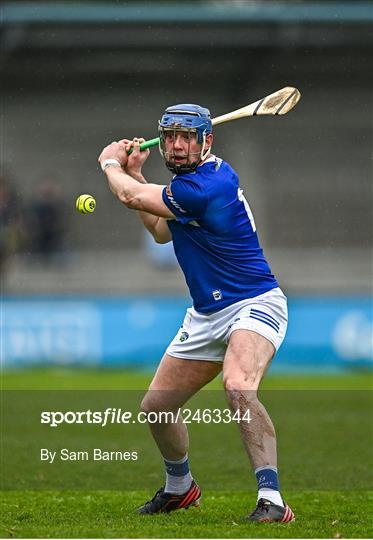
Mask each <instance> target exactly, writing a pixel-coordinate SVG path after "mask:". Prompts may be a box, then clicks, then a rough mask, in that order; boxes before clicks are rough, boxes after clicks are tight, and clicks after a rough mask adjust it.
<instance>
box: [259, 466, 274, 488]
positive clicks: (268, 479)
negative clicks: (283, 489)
mask: <svg viewBox="0 0 373 540" xmlns="http://www.w3.org/2000/svg"><path fill="white" fill-rule="evenodd" d="M255 476H256V479H257V482H258V489H263V488H267V489H273V490H275V491H280V485H279V481H278V473H277V468H276V467H270V466H267V467H259V468H258V469H255Z"/></svg>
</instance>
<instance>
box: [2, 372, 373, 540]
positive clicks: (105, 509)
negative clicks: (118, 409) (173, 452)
mask: <svg viewBox="0 0 373 540" xmlns="http://www.w3.org/2000/svg"><path fill="white" fill-rule="evenodd" d="M149 380H150V375H149V374H146V373H144V374H141V373H138V372H132V373H131V372H120V371H110V370H107V371H105V370H104V371H98V370H97V371H95V370H78V369H35V370H29V371H28V370H20V371H13V372H5V373H3V374H2V388H3V389H5V390H6V389H9V390H32V389H37V390H39V389H40V390H47V389H70V390H78V389H79V390H81V389H100V390H101V389H110V390H112V389H117V390H121V389H125V390H129V389H136V390H139V389H145V388H146V386H147V384H148V382H149ZM220 384H221V383H220V381H219V380H216V381H214V382H213V383H212V384H211V385H209V387H210V388H211V389H213V388H218V387H220ZM263 386H264V388H266V389H268V390H285V391H289V392H291V391H293V390H298V391H304V393H305V394H306V392H307V391H308V390H316V391H317V390H323V393H322V394H320V395H321V396H322V399H323V400H325V399H326V400H327V399H328V398H327V396H328V395H329V393H328V390H331V391H335V392H339V391H341V392H342V393H341V394H340V395H341V396H344V395H346V396H347V395H350V394H343V391H350V390H351V391H353V392H354V393H353V396H355V397H356V399H355V398H354V400H352V401H351V403H350V404H348V407H346V409H345V413H344V414H345V416H346V424H344V427H349V429H350V428H351V429H354V426H356V430H355V431H354V432H353V433H352V435H351V437H350V439H351V441H350V446H349V447H344V448H343V449H342V451H341V452H340V453H339V454H338V455H337V456H335V455H334V456H333V455H329V454H328V453H327V449H328V446H327V444H326V445H325V451H326V453H325V455H324V456H322V455H321V457H320V454H318V460H319V461H318V462H317V463H312V461H313V455H314V452H315V451H316V449H317V444H318V440H314V439H315V436H314V435H312V434H310V433H309V432H306V433H305V434H304V437H303V439H299V445H300V446H299V452H300V454H301V458H302V459H303V455H305V456H308V458H307V459H306V460H305V462H303V463H301V464H298V465H297V466H298V469H297V470H299V466H300V465H303V468H304V474H305V476H306V477H307V469H310V472H309V474H310V475H311V476H316V475H317V474H319V478H314V480H315V485H317V486H319V489H313V488H312V486H311V487H310V489H307V486H306V485H305V484H306V482H305V481H304V478H303V482H301V483H299V482H297V477H296V476H295V477H294V478H293V477H291V469H292V467H291V463H288V462H287V459H288V458H287V455H288V454H289V455H290V454H291V451H292V448H290V447H289V452H286V445H285V447H284V448H283V449H282V454H283V455H282V456H281V459H282V461H283V464H284V469H286V470H287V476H290V478H288V481H287V484H286V489H285V490H284V493H283V494H284V496H285V498H286V499H287V501H288V502H289V504H290V505H291V507H292V509H293V510H294V512H295V514H296V521H295V522H294V523H291V524H288V525H282V524H253V523H248V522H246V521H245V520H244V516H245V514H247V512H248V511H249V510H251V509H252V507H253V506H254V504H255V496H256V493H255V485H254V483H253V482H251V483H249V482H248V488H247V490H242V489H237V487H236V488H235V489H232V488H231V478H230V475H229V474H224V471H221V470H220V469H219V468H218V465H217V468H216V470H214V460H213V459H211V463H209V469H208V478H209V479H211V477H214V478H215V479H216V487H215V485H214V486H213V488H211V487H212V485H213V484H212V483H211V482H212V480H210V483H209V482H207V481H206V482H205V481H204V482H202V481H201V482H200V483H201V484H202V485H201V487H202V491H203V498H202V502H201V507H200V508H199V509H195V508H191V509H189V510H181V511H178V512H175V513H172V514H169V515H158V516H152V517H150V516H138V515H137V514H136V513H135V511H134V510H135V509H136V507H137V506H138V505H140V504H141V503H142V502H144V501H145V500H147V499H149V497H150V496H152V495H153V488H154V487H159V485H160V484H161V482H162V481H163V472H162V469H161V468H160V462H159V460H154V464H153V463H151V464H150V470H151V471H152V472H151V474H152V476H151V481H150V482H149V489H146V490H144V489H143V487H142V488H141V489H139V490H133V489H131V490H123V491H121V490H117V489H115V490H105V491H102V490H90V491H87V490H75V491H72V490H59V491H56V490H53V491H52V490H33V491H30V490H21V489H17V486H16V485H15V487H14V490H9V491H2V492H1V495H0V497H1V507H0V525H1V526H0V534H1V537H5V538H11V537H14V538H22V537H23V538H25V537H26V538H97V537H98V538H370V537H372V535H373V528H372V519H371V516H372V503H373V491H372V490H371V487H369V481H362V482H361V477H362V476H364V475H365V476H367V475H368V476H369V473H370V470H369V464H367V463H366V461H367V459H368V460H369V454H370V450H369V448H370V447H371V446H370V445H371V444H372V431H371V429H370V428H369V426H368V425H366V424H364V422H362V416H361V415H362V414H363V412H364V411H363V410H364V408H366V403H367V402H364V401H363V400H360V398H359V396H366V394H367V391H369V390H371V389H372V379H371V377H370V376H369V375H367V374H348V375H341V376H337V375H328V376H326V375H325V376H319V375H312V376H280V375H276V376H274V375H273V376H269V377H268V378H267V379H266V380H265V382H264V385H263ZM335 392H334V393H333V392H331V393H330V396H331V398H330V402H329V403H328V402H323V403H321V405H320V408H319V409H317V404H316V403H315V407H316V409H315V414H318V415H319V414H321V413H322V412H323V411H325V409H328V411H326V412H327V413H330V411H331V410H332V409H333V407H334V402H335V396H336V395H337V394H336V393H335ZM368 393H369V392H368ZM370 393H371V392H370ZM204 395H206V396H207V395H208V393H206V394H203V393H202V397H201V403H202V404H205V405H206V406H208V403H206V400H207V398H204V397H203V396H204ZM284 395H286V394H284ZM309 395H313V394H309ZM338 395H339V394H338ZM204 399H205V402H204ZM364 399H366V397H365V398H364ZM333 400H334V401H333ZM325 403H326V404H327V406H325ZM368 403H371V401H369V402H368ZM275 413H276V411H275ZM349 413H350V416H349ZM370 414H371V411H368V416H367V418H368V417H369V415H370ZM277 415H278V417H279V419H281V411H278V412H277ZM292 421H294V423H295V424H296V426H295V427H294V430H295V431H294V432H292V431H291V430H290V431H289V437H291V438H292V439H293V438H296V436H297V434H296V430H299V426H302V418H298V417H296V416H295V417H294V418H293V419H292ZM331 421H332V417H330V418H329V417H327V416H326V417H325V418H324V422H322V423H321V424H320V425H321V426H322V428H320V429H321V431H319V432H315V433H316V434H317V437H318V438H319V439H320V441H321V440H322V441H324V442H323V444H325V441H327V440H328V437H329V438H330V437H331V436H333V437H334V436H336V435H335V434H337V433H338V430H336V431H333V432H332V433H333V435H331V431H330V429H331V427H330V426H331V424H330V422H331ZM275 422H276V425H277V418H275ZM328 422H329V423H328ZM328 426H329V427H328ZM334 428H335V426H334ZM334 428H333V429H334ZM342 429H343V426H341V430H342ZM359 433H360V434H361V437H360V439H361V440H357V439H359V437H358V434H359ZM237 439H238V434H237ZM308 439H309V440H308ZM350 439H349V438H348V437H344V438H343V439H341V441H342V440H343V444H344V445H345V444H346V441H347V440H350ZM205 443H206V441H205ZM210 444H211V449H213V450H214V452H216V455H217V456H218V451H220V450H221V452H223V451H224V447H225V446H226V445H228V447H229V444H228V441H224V440H221V439H219V440H218V439H216V440H211V441H210ZM305 445H306V448H304V446H305ZM313 445H314V446H313ZM195 446H196V445H195V444H194V445H192V447H191V454H192V455H193V452H194V447H195ZM365 448H366V453H364V452H365ZM196 454H197V456H196V457H195V458H194V461H195V462H196V463H195V465H196V468H195V469H194V465H193V470H197V471H198V473H196V478H197V480H199V478H201V479H203V469H202V467H201V465H200V464H198V451H196ZM344 456H346V457H345V459H344ZM351 456H353V458H354V459H353V460H351V458H350V457H351ZM222 459H225V460H226V461H227V462H228V461H229V455H226V456H225V455H224V454H222V455H221V456H220V463H221V462H222V461H221V460H222ZM216 461H217V463H219V459H218V458H217V460H216ZM330 462H332V467H330ZM328 464H329V465H328ZM148 465H149V464H148ZM198 467H199V469H198ZM242 467H243V472H242V474H243V475H245V476H247V477H248V478H249V468H248V464H247V463H244V460H243V462H242ZM327 467H329V468H327ZM370 467H371V466H370ZM138 470H139V473H140V474H141V473H142V470H141V468H140V469H138ZM281 470H282V468H281V467H280V475H281ZM326 470H327V471H328V473H327V474H326V473H325V471H326ZM331 471H335V474H336V475H341V476H343V475H350V476H348V478H349V480H348V482H349V487H348V488H344V489H335V487H336V486H338V481H335V482H334V484H333V485H332V487H331V488H330V489H329V487H328V485H329V475H330V472H331ZM351 471H352V472H351ZM354 472H356V474H354ZM144 474H147V473H146V471H144ZM355 476H356V481H355ZM206 478H207V477H206ZM205 483H206V484H207V485H208V488H207V489H206V488H205V489H204V484H205ZM15 484H16V480H15ZM341 485H342V484H341ZM320 486H321V487H320Z"/></svg>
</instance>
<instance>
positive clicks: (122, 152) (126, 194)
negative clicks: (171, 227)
mask: <svg viewBox="0 0 373 540" xmlns="http://www.w3.org/2000/svg"><path fill="white" fill-rule="evenodd" d="M98 161H99V163H100V165H101V168H102V170H103V171H104V173H105V174H106V177H107V180H108V183H109V187H110V189H111V191H112V192H113V193H114V195H115V196H116V197H117V198H118V199H119V200H120V201H121V202H122V203H123V204H124V205H125V206H127V208H131V209H134V210H140V211H143V212H149V213H151V214H153V215H155V216H159V217H165V218H173V217H174V215H173V214H172V212H171V210H169V209H168V208H167V206H166V205H165V203H164V202H163V199H162V191H163V186H159V185H157V184H143V183H140V182H139V181H137V180H135V179H134V178H133V177H132V176H130V175H129V174H128V173H127V172H126V167H127V165H128V154H127V150H126V145H125V144H124V142H116V141H114V142H112V143H111V144H109V145H108V146H106V147H105V148H104V149H103V151H102V152H101V154H100V156H99V158H98Z"/></svg>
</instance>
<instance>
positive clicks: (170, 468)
mask: <svg viewBox="0 0 373 540" xmlns="http://www.w3.org/2000/svg"><path fill="white" fill-rule="evenodd" d="M164 464H165V467H166V485H165V491H166V492H168V493H176V494H178V495H182V494H183V493H185V492H186V491H188V489H189V488H190V485H191V483H192V480H193V478H192V475H191V473H190V470H189V461H188V455H186V456H184V457H183V458H182V459H179V460H176V461H171V460H168V459H164Z"/></svg>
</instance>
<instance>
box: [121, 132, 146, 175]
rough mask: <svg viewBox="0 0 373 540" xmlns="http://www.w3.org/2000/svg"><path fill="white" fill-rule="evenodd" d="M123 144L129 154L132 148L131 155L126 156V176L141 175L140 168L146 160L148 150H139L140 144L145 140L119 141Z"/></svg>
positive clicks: (135, 138)
mask: <svg viewBox="0 0 373 540" xmlns="http://www.w3.org/2000/svg"><path fill="white" fill-rule="evenodd" d="M119 142H121V143H123V144H125V147H126V151H127V152H129V151H130V150H131V148H133V151H132V153H131V154H130V155H129V156H128V161H127V165H126V167H125V170H126V172H127V173H128V174H136V173H141V169H142V166H143V165H144V163H145V161H146V160H147V159H148V157H149V154H150V150H149V149H147V150H143V151H141V150H140V144H142V143H143V142H145V139H143V138H142V137H140V138H138V137H134V139H133V140H132V141H130V140H129V139H122V140H121V141H119Z"/></svg>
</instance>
